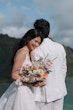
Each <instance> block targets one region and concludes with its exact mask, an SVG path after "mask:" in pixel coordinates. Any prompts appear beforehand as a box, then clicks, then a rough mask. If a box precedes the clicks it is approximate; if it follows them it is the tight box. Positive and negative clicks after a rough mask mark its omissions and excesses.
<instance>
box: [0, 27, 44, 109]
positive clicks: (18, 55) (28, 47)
mask: <svg viewBox="0 0 73 110" xmlns="http://www.w3.org/2000/svg"><path fill="white" fill-rule="evenodd" d="M42 40H43V39H42V35H41V33H40V31H38V30H36V29H31V30H29V31H28V32H27V33H26V34H25V35H24V36H23V38H22V39H21V40H20V42H19V43H18V44H17V46H16V51H15V53H14V57H13V69H12V79H13V80H14V81H13V83H12V84H11V85H10V86H9V88H8V89H7V90H6V92H5V93H4V94H3V95H2V96H1V98H0V110H36V105H35V101H34V97H33V94H32V91H31V86H30V84H28V83H26V82H24V80H23V77H21V76H20V75H19V73H21V71H22V67H23V66H24V65H26V64H29V65H31V61H30V52H31V51H32V50H33V49H35V48H36V47H38V46H39V45H40V43H41V42H42Z"/></svg>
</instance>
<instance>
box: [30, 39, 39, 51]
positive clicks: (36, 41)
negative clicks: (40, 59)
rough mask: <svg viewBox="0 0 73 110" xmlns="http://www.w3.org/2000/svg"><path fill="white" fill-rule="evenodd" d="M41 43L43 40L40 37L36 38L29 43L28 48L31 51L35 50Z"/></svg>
mask: <svg viewBox="0 0 73 110" xmlns="http://www.w3.org/2000/svg"><path fill="white" fill-rule="evenodd" d="M40 43H41V38H40V37H36V38H34V39H32V40H30V41H29V43H28V48H29V50H30V51H32V50H34V49H35V48H36V47H38V46H39V45H40Z"/></svg>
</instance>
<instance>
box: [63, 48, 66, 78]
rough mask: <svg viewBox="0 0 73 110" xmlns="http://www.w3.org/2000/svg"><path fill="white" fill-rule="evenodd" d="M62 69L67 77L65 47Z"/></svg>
mask: <svg viewBox="0 0 73 110" xmlns="http://www.w3.org/2000/svg"><path fill="white" fill-rule="evenodd" d="M62 71H63V75H64V78H66V73H67V60H66V52H65V49H64V48H63V59H62Z"/></svg>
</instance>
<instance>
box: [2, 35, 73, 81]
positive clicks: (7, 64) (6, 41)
mask: <svg viewBox="0 0 73 110" xmlns="http://www.w3.org/2000/svg"><path fill="white" fill-rule="evenodd" d="M18 41H19V39H16V38H11V37H9V36H8V35H3V34H0V82H3V81H11V79H10V76H11V68H12V66H11V58H12V55H13V48H14V46H15V44H16V43H17V42H18ZM65 49H66V53H67V64H68V72H67V77H73V49H72V48H70V47H65Z"/></svg>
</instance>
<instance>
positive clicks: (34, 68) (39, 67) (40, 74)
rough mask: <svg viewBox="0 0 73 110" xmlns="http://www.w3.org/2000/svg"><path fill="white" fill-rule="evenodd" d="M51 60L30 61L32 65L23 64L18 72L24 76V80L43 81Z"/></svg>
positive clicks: (46, 75) (48, 70) (29, 81)
mask: <svg viewBox="0 0 73 110" xmlns="http://www.w3.org/2000/svg"><path fill="white" fill-rule="evenodd" d="M51 64H52V63H51V62H50V61H46V62H44V61H43V59H39V60H38V61H34V62H32V65H31V66H30V65H28V64H27V65H25V66H24V67H23V68H22V73H21V74H20V75H21V76H23V78H24V82H28V83H35V82H41V81H45V79H46V78H47V77H48V73H49V72H50V68H51Z"/></svg>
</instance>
